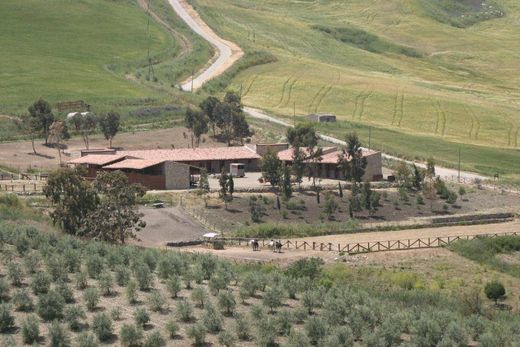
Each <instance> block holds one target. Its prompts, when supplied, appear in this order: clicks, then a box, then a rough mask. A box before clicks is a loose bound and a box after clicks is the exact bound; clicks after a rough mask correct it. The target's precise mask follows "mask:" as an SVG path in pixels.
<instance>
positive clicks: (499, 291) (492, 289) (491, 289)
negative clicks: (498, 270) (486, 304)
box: [484, 281, 506, 304]
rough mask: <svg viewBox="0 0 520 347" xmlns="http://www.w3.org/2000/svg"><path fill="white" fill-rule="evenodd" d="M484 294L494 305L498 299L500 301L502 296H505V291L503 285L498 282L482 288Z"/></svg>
mask: <svg viewBox="0 0 520 347" xmlns="http://www.w3.org/2000/svg"><path fill="white" fill-rule="evenodd" d="M484 292H485V293H486V296H487V298H488V299H490V300H494V301H495V304H496V303H497V302H498V300H499V299H502V298H503V297H504V295H506V289H505V288H504V285H503V284H502V283H500V282H498V281H492V282H489V283H487V284H486V286H485V287H484Z"/></svg>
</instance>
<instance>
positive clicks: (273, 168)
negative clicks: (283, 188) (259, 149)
mask: <svg viewBox="0 0 520 347" xmlns="http://www.w3.org/2000/svg"><path fill="white" fill-rule="evenodd" d="M261 170H262V177H263V178H264V180H265V181H267V182H269V183H270V184H271V187H273V188H275V189H276V188H277V187H278V186H279V185H280V182H281V179H282V177H281V172H282V161H281V160H280V159H279V158H278V155H277V154H276V153H275V152H273V151H271V150H268V151H267V153H266V154H265V155H264V157H263V159H262V163H261Z"/></svg>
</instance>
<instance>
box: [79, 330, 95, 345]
mask: <svg viewBox="0 0 520 347" xmlns="http://www.w3.org/2000/svg"><path fill="white" fill-rule="evenodd" d="M76 343H77V346H78V347H98V342H97V340H96V337H95V336H94V335H92V334H91V333H89V332H82V333H81V334H79V335H78V337H77V338H76Z"/></svg>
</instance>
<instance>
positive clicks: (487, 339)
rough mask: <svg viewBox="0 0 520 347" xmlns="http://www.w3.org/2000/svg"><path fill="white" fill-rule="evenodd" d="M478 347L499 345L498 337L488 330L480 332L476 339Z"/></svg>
mask: <svg viewBox="0 0 520 347" xmlns="http://www.w3.org/2000/svg"><path fill="white" fill-rule="evenodd" d="M478 342H479V344H480V347H496V346H500V345H501V341H500V338H499V337H497V336H495V335H493V334H492V333H490V332H487V333H484V334H482V336H480V338H479V339H478Z"/></svg>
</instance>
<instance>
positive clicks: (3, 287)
mask: <svg viewBox="0 0 520 347" xmlns="http://www.w3.org/2000/svg"><path fill="white" fill-rule="evenodd" d="M9 289H10V286H9V283H7V281H6V280H5V279H4V278H0V302H2V301H7V300H8V299H9Z"/></svg>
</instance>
